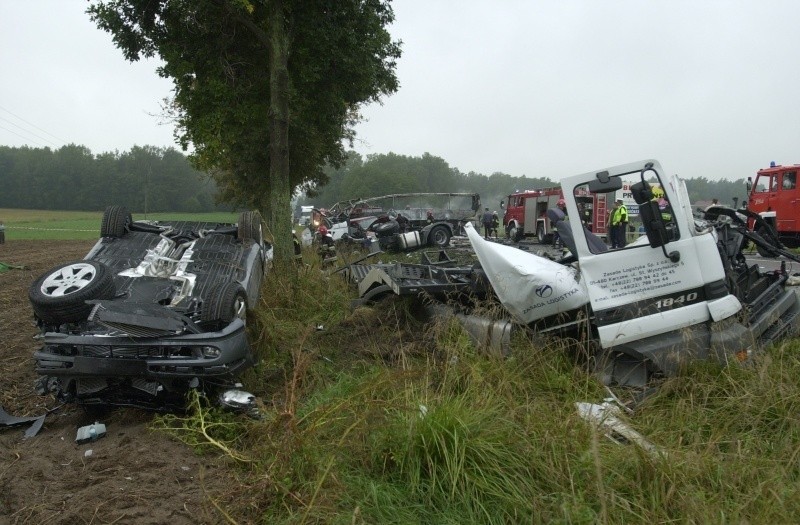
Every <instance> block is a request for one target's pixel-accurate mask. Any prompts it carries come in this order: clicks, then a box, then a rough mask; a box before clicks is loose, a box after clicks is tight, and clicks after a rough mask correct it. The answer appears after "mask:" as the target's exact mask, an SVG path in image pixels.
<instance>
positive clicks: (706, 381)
mask: <svg viewBox="0 0 800 525" xmlns="http://www.w3.org/2000/svg"><path fill="white" fill-rule="evenodd" d="M305 256H306V260H307V261H309V262H310V263H311V264H310V266H308V267H304V268H301V269H295V268H283V269H277V270H275V271H273V272H272V273H271V274H270V277H269V282H268V283H267V284H266V286H265V289H264V293H263V299H262V304H261V307H260V309H259V310H258V311H257V312H255V313H254V315H253V317H252V322H251V323H250V330H251V335H252V336H253V338H254V340H255V345H256V347H257V349H258V352H259V355H260V358H261V363H260V364H259V365H258V366H257V367H256V368H255V369H254V370H253V371H252V372H250V373H249V374H248V376H247V377H245V378H244V383H245V385H246V386H247V388H248V389H250V390H251V391H254V392H255V393H256V394H257V395H258V397H259V399H260V400H262V401H263V402H264V412H265V414H266V418H265V419H264V420H263V421H252V420H247V419H245V418H239V419H234V420H232V419H231V417H230V416H229V415H222V414H218V413H215V412H214V411H213V410H212V409H203V410H204V411H203V410H201V411H200V412H198V411H197V410H196V411H195V413H194V415H189V416H187V417H186V418H185V419H184V420H183V422H181V421H175V420H171V421H170V422H169V423H170V426H171V428H172V430H171V432H173V433H176V434H178V435H182V434H183V435H184V436H188V437H189V438H191V439H187V441H188V442H192V443H194V444H195V446H197V447H198V450H199V451H209V450H212V451H213V453H214V454H223V455H228V456H229V457H230V458H231V464H230V466H231V469H233V470H234V471H235V472H236V476H237V479H238V480H239V482H240V485H237V486H236V487H232V488H231V489H230V492H229V493H223V494H213V495H210V497H212V498H213V499H214V501H215V503H216V504H217V505H219V507H220V508H222V509H224V511H225V512H226V513H227V514H228V515H229V516H231V517H232V519H234V520H236V521H237V522H239V523H342V524H345V523H347V524H350V523H397V524H406V523H452V524H462V523H563V524H567V523H570V524H572V523H586V524H593V523H620V524H623V523H626V524H627V523H647V524H650V523H673V522H677V523H791V522H796V521H797V516H798V515H800V416H798V414H800V380H798V377H800V357H798V356H799V355H800V344H799V343H798V342H796V341H792V342H788V343H786V344H783V345H780V346H776V347H774V348H772V349H770V350H769V351H768V352H766V353H765V354H764V355H762V356H760V357H759V358H757V359H756V360H755V362H754V363H753V364H752V365H751V366H748V367H746V368H743V367H738V366H731V367H728V368H722V367H720V366H717V365H714V364H710V363H700V364H697V365H695V366H693V367H692V368H691V369H690V370H688V371H687V372H686V373H685V374H684V375H682V376H681V377H677V378H673V379H670V380H668V381H666V382H665V383H664V384H663V385H662V386H661V388H660V389H659V390H658V392H657V393H656V394H655V395H653V396H652V397H650V398H648V399H647V400H646V401H645V402H644V403H643V404H641V405H640V406H639V407H638V409H637V411H636V413H635V414H634V415H633V416H631V417H629V418H627V419H628V421H629V423H630V424H631V426H633V427H634V428H635V429H636V430H638V431H639V432H641V433H642V434H643V435H644V436H645V437H646V438H647V439H648V440H649V441H651V442H652V443H654V444H655V445H656V446H658V447H660V448H661V449H662V450H663V451H664V455H663V456H661V457H658V456H655V457H654V456H651V455H649V454H647V453H645V452H644V451H641V450H639V449H637V448H636V447H635V446H634V445H618V444H616V443H613V442H611V441H610V440H608V439H607V438H605V437H604V436H603V435H602V434H600V433H599V432H597V431H594V430H593V429H592V428H591V427H590V426H588V425H587V424H586V423H585V422H584V421H583V420H581V419H580V418H579V417H578V416H577V414H576V411H575V405H574V404H575V402H577V401H589V402H598V403H599V402H601V401H602V399H603V398H604V397H606V396H607V393H606V391H605V389H604V388H603V387H602V386H601V385H600V384H599V383H598V382H597V381H596V379H595V378H594V377H593V376H591V375H590V374H588V373H586V372H585V371H584V369H583V368H582V367H581V366H579V365H578V364H576V360H575V358H574V356H573V354H572V353H571V352H570V348H571V343H570V342H569V341H557V340H541V339H531V338H530V337H529V336H528V335H527V334H524V333H522V332H518V333H517V334H516V335H515V336H514V338H513V340H512V348H513V354H512V357H510V358H506V359H500V358H496V357H491V356H488V355H485V354H482V353H479V352H477V351H476V350H474V349H473V348H472V346H471V345H470V343H469V341H468V338H467V336H466V334H465V333H464V331H463V330H462V329H461V327H460V326H459V325H458V324H457V323H454V322H438V323H428V322H425V321H424V320H422V319H419V318H418V317H417V315H416V313H415V312H416V311H417V310H416V306H415V305H413V304H412V303H411V300H401V299H398V298H395V299H390V300H385V301H382V302H380V303H378V304H376V305H375V306H373V307H359V308H357V309H355V310H353V311H351V310H350V309H349V301H350V299H352V298H354V297H355V295H356V294H355V292H354V290H353V288H352V287H350V286H349V285H347V284H346V283H345V282H344V281H343V279H341V278H340V277H339V276H338V275H331V274H329V273H327V272H323V271H322V270H321V269H320V268H319V266H318V264H317V262H316V261H314V258H313V254H311V253H310V252H307V253H306V254H305ZM318 327H321V329H318ZM617 394H618V395H619V396H620V397H621V398H623V399H626V398H628V397H629V396H630V392H627V391H625V390H619V391H617ZM198 413H199V414H202V415H203V419H202V421H205V422H206V424H207V422H208V421H212V422H215V423H218V427H209V428H212V430H214V432H216V433H214V432H210V438H211V439H210V440H205V442H204V440H203V439H200V440H198V439H197V436H198V434H197V427H198ZM231 425H234V426H231ZM217 429H218V430H217Z"/></svg>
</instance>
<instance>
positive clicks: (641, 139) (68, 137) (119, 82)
mask: <svg viewBox="0 0 800 525" xmlns="http://www.w3.org/2000/svg"><path fill="white" fill-rule="evenodd" d="M393 6H394V10H395V15H396V18H397V20H396V22H395V24H394V25H393V26H392V27H391V28H390V31H391V33H392V35H393V37H394V38H395V39H400V40H402V41H403V56H402V58H401V59H400V62H399V64H398V67H397V75H398V78H399V80H400V84H401V86H400V90H399V91H398V92H397V93H396V94H395V95H393V96H392V97H389V98H387V99H386V100H384V103H383V105H372V106H369V107H366V108H364V111H363V115H364V117H365V118H366V121H365V122H364V123H362V124H360V125H359V126H358V127H357V132H358V142H357V143H356V145H355V148H356V150H357V151H359V152H360V153H362V154H373V153H388V152H395V153H399V154H404V155H411V156H419V155H422V154H423V153H425V152H428V153H430V154H432V155H435V156H438V157H442V158H443V159H444V160H445V161H447V162H448V163H449V164H450V166H452V167H456V168H458V169H459V170H461V171H462V172H470V171H475V172H478V173H483V174H486V175H489V174H491V173H493V172H496V171H500V172H504V173H508V174H511V175H514V176H519V175H527V176H530V177H550V178H551V179H553V180H559V179H560V178H561V177H563V176H567V175H574V174H576V173H582V172H585V171H590V170H592V169H595V168H600V167H605V166H610V165H614V164H622V163H627V162H630V161H634V160H640V159H644V158H651V157H652V158H656V159H658V160H659V161H660V162H661V163H662V165H663V166H664V167H665V169H667V170H668V171H669V172H671V173H678V174H680V175H682V176H684V177H687V178H689V177H699V176H705V177H708V178H710V179H718V178H727V179H739V178H743V177H746V176H748V175H751V174H752V173H754V172H755V171H756V170H757V169H759V168H762V167H766V166H767V165H768V164H769V162H770V161H771V160H775V161H776V162H778V163H781V164H793V163H800V103H798V98H800V89H798V88H799V87H800V67H798V65H799V64H798V62H800V37H798V31H797V23H798V21H800V1H797V0H782V1H778V0H717V1H711V0H687V1H670V0H659V1H655V0H653V1H647V0H602V1H600V0H559V1H556V0H547V1H545V0H527V1H524V0H519V1H506V0H491V1H489V0H484V1H477V0H474V1H473V0H454V1H438V0H396V1H395V2H394V3H393ZM86 7H87V2H86V1H85V0H0V50H1V51H0V72H2V80H0V145H8V146H21V145H24V144H28V145H30V146H34V147H42V146H49V147H51V148H57V147H60V146H62V145H64V144H66V143H77V144H81V145H85V146H87V147H88V148H90V149H91V150H92V151H93V152H94V153H100V152H103V151H113V150H119V151H126V150H129V149H130V148H131V147H132V146H134V145H155V146H171V145H175V143H174V141H173V137H172V132H173V130H172V128H171V126H170V125H169V124H164V123H163V120H162V119H161V118H159V116H158V115H159V114H160V102H161V100H162V99H163V98H164V97H167V96H169V94H170V88H171V84H170V82H169V81H167V80H164V79H161V78H159V77H158V76H157V75H156V73H155V69H156V66H157V63H156V62H154V61H146V62H140V63H135V64H130V63H128V62H126V61H125V60H124V58H123V56H122V53H121V52H120V51H119V50H118V49H116V48H115V47H114V45H113V44H112V42H111V37H110V35H108V34H106V33H104V32H102V31H100V30H99V29H97V28H96V27H95V26H94V25H93V24H92V23H91V22H90V20H89V17H88V15H86V14H85V13H84V11H85V9H86Z"/></svg>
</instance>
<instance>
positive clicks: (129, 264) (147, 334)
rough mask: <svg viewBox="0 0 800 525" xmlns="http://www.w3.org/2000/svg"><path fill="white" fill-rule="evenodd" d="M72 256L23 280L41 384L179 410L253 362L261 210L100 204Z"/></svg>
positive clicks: (68, 393)
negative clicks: (220, 216)
mask: <svg viewBox="0 0 800 525" xmlns="http://www.w3.org/2000/svg"><path fill="white" fill-rule="evenodd" d="M100 230H101V231H100V234H101V239H100V240H99V241H98V242H97V243H96V244H95V245H94V247H93V248H92V249H91V250H90V252H89V253H88V255H87V256H86V257H85V258H84V259H83V260H80V261H74V262H69V263H66V264H62V265H60V266H57V267H55V268H53V269H51V270H49V271H48V272H46V273H45V274H43V275H42V276H40V277H39V278H38V279H36V280H35V281H34V282H33V284H32V285H31V287H30V289H29V299H30V302H31V306H32V307H33V311H34V315H35V317H36V321H37V325H38V327H39V329H40V331H41V333H42V338H43V341H44V345H43V346H42V348H41V349H40V350H38V351H37V352H35V354H34V358H35V360H36V372H37V373H38V374H39V375H40V379H39V382H38V384H37V390H38V391H39V393H41V394H45V393H48V392H51V393H54V394H55V395H56V396H57V397H58V398H59V399H61V400H63V401H75V402H78V403H80V404H82V405H103V406H108V405H111V406H114V405H116V406H138V407H142V408H148V409H154V410H173V409H176V408H181V407H182V406H183V405H184V403H185V400H184V396H185V393H186V392H187V391H188V390H189V389H191V388H202V387H220V388H223V387H230V386H233V385H234V384H235V380H236V378H237V376H238V375H239V374H240V373H241V372H242V371H243V370H245V369H246V368H248V367H250V366H252V364H253V362H254V361H253V356H252V354H251V351H250V346H249V344H248V341H247V336H246V333H245V321H246V315H247V311H248V309H250V308H253V307H254V306H255V305H256V303H257V301H258V297H259V290H260V287H261V283H262V280H263V278H264V275H265V271H266V268H267V265H268V263H269V261H270V259H271V254H272V251H271V246H270V245H269V243H267V242H265V241H264V237H263V233H262V232H263V228H262V220H261V216H260V215H259V214H258V213H257V212H243V213H242V214H240V217H239V222H238V223H237V224H215V223H203V222H185V221H161V222H157V221H133V219H132V217H131V214H130V212H129V211H128V210H127V209H126V208H123V207H119V206H110V207H109V208H107V209H106V211H105V213H104V215H103V220H102V224H101V228H100Z"/></svg>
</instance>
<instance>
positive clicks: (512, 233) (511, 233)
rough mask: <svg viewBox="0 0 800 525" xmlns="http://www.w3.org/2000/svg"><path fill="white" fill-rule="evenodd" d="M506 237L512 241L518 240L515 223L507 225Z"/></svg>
mask: <svg viewBox="0 0 800 525" xmlns="http://www.w3.org/2000/svg"><path fill="white" fill-rule="evenodd" d="M506 237H508V238H509V239H511V240H512V241H516V240H517V227H516V226H514V225H513V224H511V225H508V226H506Z"/></svg>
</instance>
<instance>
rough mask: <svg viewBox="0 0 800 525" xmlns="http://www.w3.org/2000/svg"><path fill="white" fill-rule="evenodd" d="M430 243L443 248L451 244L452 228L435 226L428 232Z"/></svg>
mask: <svg viewBox="0 0 800 525" xmlns="http://www.w3.org/2000/svg"><path fill="white" fill-rule="evenodd" d="M428 243H429V244H430V245H431V246H438V247H440V248H443V247H445V246H447V245H448V244H450V230H448V229H447V226H442V225H441V224H440V225H439V226H434V227H433V228H431V231H430V232H429V233H428Z"/></svg>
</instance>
